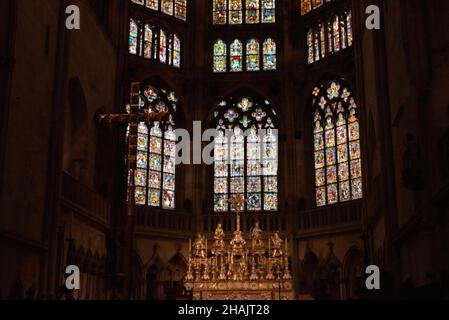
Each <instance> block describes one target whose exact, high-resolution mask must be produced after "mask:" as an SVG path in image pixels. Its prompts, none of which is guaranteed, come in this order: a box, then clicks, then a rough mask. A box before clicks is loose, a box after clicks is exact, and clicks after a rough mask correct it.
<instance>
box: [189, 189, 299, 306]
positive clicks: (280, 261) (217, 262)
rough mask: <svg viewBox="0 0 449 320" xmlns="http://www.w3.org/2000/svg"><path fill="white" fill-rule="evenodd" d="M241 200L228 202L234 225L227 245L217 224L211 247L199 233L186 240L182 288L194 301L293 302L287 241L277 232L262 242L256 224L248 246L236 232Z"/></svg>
mask: <svg viewBox="0 0 449 320" xmlns="http://www.w3.org/2000/svg"><path fill="white" fill-rule="evenodd" d="M243 201H245V200H244V199H243V197H242V196H241V195H238V196H235V197H234V198H232V199H231V200H230V202H231V205H233V206H234V208H235V211H236V214H237V223H236V230H235V231H234V232H233V235H232V239H231V240H230V241H229V242H228V243H225V238H226V235H225V232H224V230H223V228H222V226H221V224H218V226H217V228H216V230H215V234H214V239H213V241H212V246H211V247H209V246H208V239H206V237H205V236H204V235H201V234H197V236H196V239H194V241H193V243H192V241H190V245H189V248H190V249H189V261H188V271H187V274H186V277H185V279H184V286H185V287H186V289H187V290H189V291H192V293H193V299H194V300H278V299H281V300H293V299H294V298H295V293H294V288H293V279H292V276H291V272H290V266H289V254H288V242H287V240H283V239H282V238H281V237H280V236H279V233H278V232H276V233H274V234H273V235H271V236H269V237H268V239H264V237H263V231H262V230H261V228H260V227H259V223H256V225H255V226H254V228H253V229H252V231H251V234H250V241H248V242H249V243H248V242H247V241H246V240H245V236H244V234H243V232H242V231H241V229H240V211H239V208H240V204H241V203H242V202H243ZM267 244H268V245H267Z"/></svg>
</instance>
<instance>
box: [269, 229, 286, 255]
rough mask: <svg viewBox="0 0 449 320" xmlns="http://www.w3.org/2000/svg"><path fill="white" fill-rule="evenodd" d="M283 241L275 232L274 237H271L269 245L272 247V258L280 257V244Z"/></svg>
mask: <svg viewBox="0 0 449 320" xmlns="http://www.w3.org/2000/svg"><path fill="white" fill-rule="evenodd" d="M283 242H284V240H282V238H281V237H280V236H279V232H278V231H277V232H275V233H274V235H273V236H272V237H271V243H272V245H273V247H272V252H273V253H272V257H273V258H278V257H280V256H282V254H283V252H282V244H283Z"/></svg>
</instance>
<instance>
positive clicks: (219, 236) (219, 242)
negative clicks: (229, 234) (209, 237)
mask: <svg viewBox="0 0 449 320" xmlns="http://www.w3.org/2000/svg"><path fill="white" fill-rule="evenodd" d="M224 237H225V234H224V231H223V227H222V225H221V223H219V224H218V225H217V229H215V234H214V239H215V246H214V251H215V252H217V253H220V252H223V251H224V248H225V245H224Z"/></svg>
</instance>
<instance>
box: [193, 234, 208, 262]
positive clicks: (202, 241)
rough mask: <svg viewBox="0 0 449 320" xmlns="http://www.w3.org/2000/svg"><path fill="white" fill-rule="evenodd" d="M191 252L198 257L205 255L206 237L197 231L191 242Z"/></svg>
mask: <svg viewBox="0 0 449 320" xmlns="http://www.w3.org/2000/svg"><path fill="white" fill-rule="evenodd" d="M193 254H194V255H195V256H196V257H199V258H203V259H204V258H205V257H206V238H205V237H204V236H202V235H201V234H200V233H199V232H198V233H197V235H196V239H195V241H194V242H193Z"/></svg>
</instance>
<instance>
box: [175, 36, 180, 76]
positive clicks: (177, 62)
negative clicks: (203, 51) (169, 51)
mask: <svg viewBox="0 0 449 320" xmlns="http://www.w3.org/2000/svg"><path fill="white" fill-rule="evenodd" d="M173 66H174V67H176V68H180V67H181V39H180V38H179V36H178V35H177V34H174V35H173Z"/></svg>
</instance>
